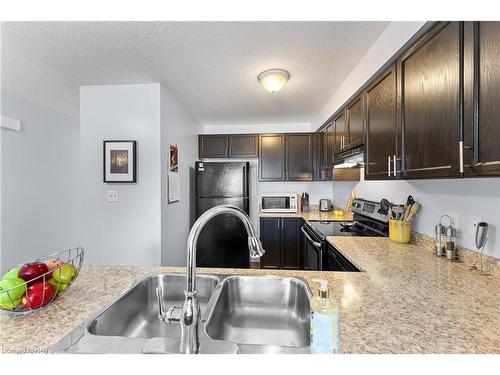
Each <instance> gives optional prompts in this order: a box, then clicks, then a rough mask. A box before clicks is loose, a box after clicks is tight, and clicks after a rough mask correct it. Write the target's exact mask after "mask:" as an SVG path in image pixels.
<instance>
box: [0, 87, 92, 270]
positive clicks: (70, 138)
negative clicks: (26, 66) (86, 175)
mask: <svg viewBox="0 0 500 375" xmlns="http://www.w3.org/2000/svg"><path fill="white" fill-rule="evenodd" d="M1 113H2V115H6V116H9V117H13V118H17V119H20V120H21V122H22V128H21V131H19V132H16V131H11V130H5V129H1V130H0V137H1V173H2V175H1V187H2V189H1V201H2V206H1V233H2V236H1V257H0V263H1V272H2V273H3V272H4V271H6V270H7V269H8V268H10V267H12V266H14V265H16V264H19V263H22V262H26V261H31V260H35V259H36V258H38V257H41V256H44V255H49V254H51V253H53V252H56V251H60V250H64V249H68V248H71V247H76V246H80V245H82V241H81V239H82V237H81V232H80V229H81V216H80V211H81V194H80V133H79V121H78V119H77V118H75V117H71V116H68V115H66V114H62V113H59V112H55V111H53V110H49V109H47V108H44V107H41V106H39V105H36V104H32V103H28V102H25V101H22V100H19V99H16V98H14V97H11V96H7V95H2V98H1Z"/></svg>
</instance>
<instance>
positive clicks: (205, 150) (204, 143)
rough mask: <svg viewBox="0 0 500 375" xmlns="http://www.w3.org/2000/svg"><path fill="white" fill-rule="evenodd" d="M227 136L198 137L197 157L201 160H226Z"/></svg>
mask: <svg viewBox="0 0 500 375" xmlns="http://www.w3.org/2000/svg"><path fill="white" fill-rule="evenodd" d="M227 156H228V136H227V135H199V136H198V157H199V158H200V159H201V158H227Z"/></svg>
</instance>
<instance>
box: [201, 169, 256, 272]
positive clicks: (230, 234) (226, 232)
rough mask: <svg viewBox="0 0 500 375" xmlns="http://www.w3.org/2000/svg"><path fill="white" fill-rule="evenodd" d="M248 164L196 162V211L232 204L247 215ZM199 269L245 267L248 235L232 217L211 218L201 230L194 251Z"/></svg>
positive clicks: (242, 226)
mask: <svg viewBox="0 0 500 375" xmlns="http://www.w3.org/2000/svg"><path fill="white" fill-rule="evenodd" d="M248 172H249V163H248V162H227V163H226V162H208V163H206V162H202V161H197V162H196V163H195V212H196V219H198V218H199V217H200V216H201V215H202V214H203V213H204V212H205V211H207V210H208V209H210V208H212V207H215V206H219V205H221V204H231V205H233V206H237V207H239V208H241V209H242V210H244V211H245V212H246V213H247V214H248V213H249V199H248ZM196 265H197V266H198V267H221V268H248V267H249V252H248V235H247V233H246V231H245V227H244V225H243V223H242V222H241V221H240V220H239V219H238V218H237V217H235V216H234V215H230V214H222V215H219V216H216V217H214V218H213V219H212V220H211V221H209V222H208V223H207V225H206V226H205V227H204V228H203V229H202V231H201V233H200V236H199V239H198V246H197V252H196Z"/></svg>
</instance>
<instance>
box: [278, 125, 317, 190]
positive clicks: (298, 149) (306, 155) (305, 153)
mask: <svg viewBox="0 0 500 375" xmlns="http://www.w3.org/2000/svg"><path fill="white" fill-rule="evenodd" d="M285 142H286V163H285V179H286V180H287V181H312V180H313V137H312V134H311V133H290V134H286V136H285Z"/></svg>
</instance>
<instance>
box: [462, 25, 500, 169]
mask: <svg viewBox="0 0 500 375" xmlns="http://www.w3.org/2000/svg"><path fill="white" fill-rule="evenodd" d="M464 49H465V51H464V80H465V82H464V174H465V176H478V175H479V176H493V175H500V58H499V56H500V22H465V25H464Z"/></svg>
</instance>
